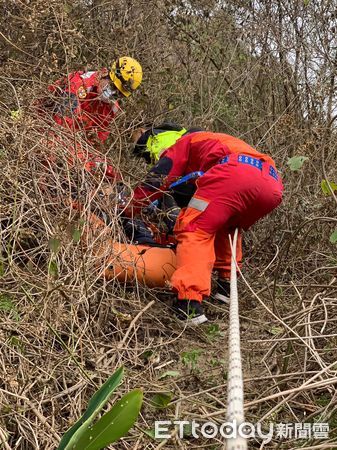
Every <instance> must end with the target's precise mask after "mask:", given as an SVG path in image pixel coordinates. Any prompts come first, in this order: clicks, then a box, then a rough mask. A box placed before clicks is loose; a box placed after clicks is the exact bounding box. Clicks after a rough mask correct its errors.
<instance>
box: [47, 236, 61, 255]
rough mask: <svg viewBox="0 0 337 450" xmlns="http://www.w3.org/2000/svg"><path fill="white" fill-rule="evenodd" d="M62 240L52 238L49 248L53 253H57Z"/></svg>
mask: <svg viewBox="0 0 337 450" xmlns="http://www.w3.org/2000/svg"><path fill="white" fill-rule="evenodd" d="M60 244H61V242H60V240H59V239H56V238H50V239H49V241H48V247H49V249H50V250H51V251H52V252H53V253H57V252H58V251H59V248H60Z"/></svg>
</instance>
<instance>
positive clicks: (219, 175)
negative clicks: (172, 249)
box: [171, 154, 283, 301]
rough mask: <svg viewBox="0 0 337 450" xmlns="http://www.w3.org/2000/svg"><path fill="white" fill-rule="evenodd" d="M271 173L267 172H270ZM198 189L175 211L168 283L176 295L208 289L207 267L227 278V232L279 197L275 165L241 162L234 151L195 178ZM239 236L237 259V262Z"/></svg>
mask: <svg viewBox="0 0 337 450" xmlns="http://www.w3.org/2000/svg"><path fill="white" fill-rule="evenodd" d="M271 174H272V175H271ZM197 187H198V189H197V191H196V193H195V195H194V197H192V199H191V201H190V203H189V205H188V207H187V208H185V209H183V210H182V212H181V213H180V215H179V217H178V220H177V223H176V226H175V230H174V231H175V235H176V239H177V242H178V245H177V250H176V255H177V269H176V271H175V272H174V274H173V275H172V278H171V284H172V287H173V289H174V290H175V291H176V292H177V297H178V299H190V300H192V299H193V300H198V301H202V299H203V298H205V297H207V296H209V295H210V290H211V274H212V270H217V271H218V272H219V276H220V277H221V278H229V275H230V263H231V250H230V244H229V238H228V235H229V234H233V233H234V230H235V228H239V229H244V230H247V229H248V228H250V226H252V225H253V224H254V223H255V222H257V221H258V220H259V219H260V218H262V217H264V216H265V215H267V214H268V213H270V212H271V211H272V210H273V209H274V208H276V207H277V206H278V205H279V204H280V203H281V201H282V189H283V187H282V183H281V181H280V180H279V179H278V176H277V173H276V170H275V169H274V168H273V167H272V166H270V165H269V164H268V163H266V162H265V163H263V166H262V170H261V169H259V168H258V167H253V166H252V165H248V164H241V163H240V162H239V161H238V157H237V155H234V154H233V155H231V156H230V158H229V161H228V163H225V164H217V165H215V166H214V167H212V168H211V169H210V170H209V171H207V172H206V174H205V175H203V176H202V177H201V178H200V179H199V180H198V182H197ZM241 243H242V240H241V236H240V237H239V239H238V244H237V261H238V264H239V265H240V264H241V258H242V250H241Z"/></svg>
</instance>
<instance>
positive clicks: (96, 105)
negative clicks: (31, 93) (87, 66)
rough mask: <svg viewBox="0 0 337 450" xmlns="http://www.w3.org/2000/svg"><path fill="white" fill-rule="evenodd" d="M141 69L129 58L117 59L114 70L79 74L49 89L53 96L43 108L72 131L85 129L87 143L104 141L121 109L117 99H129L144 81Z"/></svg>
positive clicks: (73, 74)
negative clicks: (95, 138) (95, 140)
mask: <svg viewBox="0 0 337 450" xmlns="http://www.w3.org/2000/svg"><path fill="white" fill-rule="evenodd" d="M142 74H143V72H142V67H141V65H140V64H139V62H138V61H136V60H135V59H134V58H130V57H129V56H122V57H120V58H118V59H117V60H116V61H115V62H114V63H113V64H112V65H111V68H110V69H109V68H103V69H100V70H98V71H89V72H84V71H77V72H73V73H70V74H69V75H68V76H67V77H66V78H63V79H61V80H59V81H57V82H56V83H55V84H54V85H51V86H49V87H48V89H49V91H50V92H51V93H52V94H53V98H52V99H50V100H49V99H48V101H47V102H44V103H43V105H42V106H44V107H47V108H48V109H50V110H51V112H52V114H53V119H54V121H55V122H56V123H58V124H59V125H61V126H64V127H67V128H70V129H71V130H72V131H80V130H82V131H83V130H84V131H85V133H86V135H87V137H88V140H89V141H93V140H94V139H93V137H97V139H98V140H99V141H101V142H105V141H106V139H107V138H108V137H109V134H110V124H111V121H112V119H114V117H115V116H116V115H117V113H118V111H119V110H120V106H119V104H118V100H119V99H121V98H124V97H126V98H127V97H129V96H130V95H131V94H132V93H133V92H134V91H135V90H136V89H137V88H138V87H139V85H140V84H141V82H142Z"/></svg>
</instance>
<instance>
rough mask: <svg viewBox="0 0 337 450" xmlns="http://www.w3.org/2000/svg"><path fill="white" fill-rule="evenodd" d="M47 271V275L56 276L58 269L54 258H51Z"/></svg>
mask: <svg viewBox="0 0 337 450" xmlns="http://www.w3.org/2000/svg"><path fill="white" fill-rule="evenodd" d="M48 273H49V275H51V276H52V277H54V278H57V277H58V273H59V269H58V265H57V262H56V261H55V260H54V259H52V260H51V261H50V263H49V266H48Z"/></svg>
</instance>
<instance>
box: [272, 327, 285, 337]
mask: <svg viewBox="0 0 337 450" xmlns="http://www.w3.org/2000/svg"><path fill="white" fill-rule="evenodd" d="M282 331H283V328H282V327H276V326H275V327H271V329H270V332H271V334H273V335H274V336H276V335H277V334H280V333H282Z"/></svg>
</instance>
